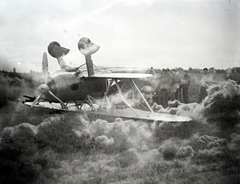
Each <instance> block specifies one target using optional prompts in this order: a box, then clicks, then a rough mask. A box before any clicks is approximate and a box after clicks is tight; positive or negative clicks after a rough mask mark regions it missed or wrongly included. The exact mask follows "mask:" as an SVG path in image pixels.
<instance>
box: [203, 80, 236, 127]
mask: <svg viewBox="0 0 240 184" xmlns="http://www.w3.org/2000/svg"><path fill="white" fill-rule="evenodd" d="M207 93H208V96H207V97H206V98H205V99H204V101H203V105H204V116H205V117H206V118H207V119H208V122H210V123H216V124H217V125H218V126H219V127H220V128H221V129H222V130H224V129H231V128H235V126H236V125H237V124H239V122H240V113H239V111H240V100H239V98H240V86H239V85H237V83H236V82H235V81H232V80H228V81H226V82H221V83H219V84H215V85H211V86H210V87H209V88H208V90H207Z"/></svg>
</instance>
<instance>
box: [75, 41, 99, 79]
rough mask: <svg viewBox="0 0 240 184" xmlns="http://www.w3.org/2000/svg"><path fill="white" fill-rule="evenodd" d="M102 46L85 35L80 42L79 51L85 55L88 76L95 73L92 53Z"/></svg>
mask: <svg viewBox="0 0 240 184" xmlns="http://www.w3.org/2000/svg"><path fill="white" fill-rule="evenodd" d="M99 48H100V46H98V45H96V44H94V43H92V42H91V41H90V39H89V38H86V37H83V38H81V39H80V40H79V42H78V49H79V51H80V52H81V53H82V54H83V55H84V56H85V59H86V65H87V71H88V76H92V75H94V70H93V62H92V59H91V55H92V54H94V53H95V52H97V51H98V50H99Z"/></svg>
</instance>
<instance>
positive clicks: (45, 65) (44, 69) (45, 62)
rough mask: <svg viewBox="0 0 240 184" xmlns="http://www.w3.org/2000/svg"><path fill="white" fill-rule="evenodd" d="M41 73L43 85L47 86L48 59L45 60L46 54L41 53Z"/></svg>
mask: <svg viewBox="0 0 240 184" xmlns="http://www.w3.org/2000/svg"><path fill="white" fill-rule="evenodd" d="M42 73H43V81H44V84H47V82H48V76H49V73H48V58H47V53H46V52H44V53H43V58H42Z"/></svg>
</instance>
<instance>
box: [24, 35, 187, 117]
mask: <svg viewBox="0 0 240 184" xmlns="http://www.w3.org/2000/svg"><path fill="white" fill-rule="evenodd" d="M99 48H100V46H98V45H97V44H94V43H92V42H91V41H90V39H89V38H86V37H83V38H81V39H80V41H79V42H78V49H79V51H80V52H81V53H82V54H83V55H84V56H85V63H84V65H81V66H79V67H69V66H68V65H66V63H65V61H64V59H63V57H64V56H65V55H66V54H68V52H69V49H67V48H64V47H62V46H61V45H60V44H59V43H58V42H56V41H53V42H51V43H50V44H49V46H48V53H49V54H50V55H51V56H52V57H54V58H56V59H57V61H58V63H59V66H60V68H61V69H60V70H56V71H53V72H52V73H51V74H49V72H48V58H47V53H46V52H44V53H43V59H42V74H43V84H41V85H40V86H39V87H38V92H39V96H37V97H28V96H25V97H26V98H27V99H26V100H25V101H24V102H23V103H24V104H25V105H28V106H31V107H34V108H47V109H52V110H56V111H58V112H79V113H85V114H87V115H88V116H90V119H96V118H101V119H107V120H109V119H111V120H113V119H114V118H117V117H120V118H122V119H135V120H146V121H164V122H188V121H191V118H189V117H184V116H177V115H170V114H162V113H157V112H154V111H153V109H152V107H151V106H150V105H149V103H148V102H147V100H146V98H145V97H144V95H143V94H142V92H141V90H140V89H139V87H138V86H137V84H136V82H135V80H137V79H142V78H147V77H151V74H146V73H113V72H111V70H106V69H104V70H103V69H101V68H99V67H97V66H96V65H94V64H93V61H92V58H91V56H92V54H94V53H96V52H97V51H98V50H99ZM126 86H127V87H126ZM126 88H127V89H128V90H126ZM116 99H118V100H116ZM136 102H137V103H136ZM136 104H138V105H136ZM139 104H141V106H142V107H145V108H144V109H143V108H137V107H139Z"/></svg>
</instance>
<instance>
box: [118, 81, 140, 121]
mask: <svg viewBox="0 0 240 184" xmlns="http://www.w3.org/2000/svg"><path fill="white" fill-rule="evenodd" d="M113 80H114V81H115V83H116V86H117V89H118V92H119V94H120V96H121V98H122V100H123V102H124V103H125V104H126V105H127V106H128V107H130V109H132V110H133V111H134V112H135V113H136V115H137V116H139V115H138V113H137V112H136V111H135V109H134V108H133V107H132V106H131V105H130V104H129V103H128V101H127V100H126V99H125V98H124V96H123V94H122V91H121V88H120V87H119V85H118V83H117V79H113Z"/></svg>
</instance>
